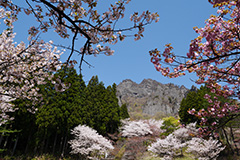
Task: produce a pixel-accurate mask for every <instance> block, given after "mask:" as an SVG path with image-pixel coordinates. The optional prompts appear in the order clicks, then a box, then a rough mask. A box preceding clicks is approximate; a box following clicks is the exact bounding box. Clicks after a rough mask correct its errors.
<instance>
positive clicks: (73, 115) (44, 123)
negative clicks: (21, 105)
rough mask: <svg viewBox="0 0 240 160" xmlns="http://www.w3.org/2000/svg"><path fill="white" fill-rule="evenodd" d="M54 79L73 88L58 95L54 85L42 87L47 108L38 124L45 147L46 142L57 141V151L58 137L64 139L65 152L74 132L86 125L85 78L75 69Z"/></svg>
mask: <svg viewBox="0 0 240 160" xmlns="http://www.w3.org/2000/svg"><path fill="white" fill-rule="evenodd" d="M54 76H55V78H59V79H61V81H62V82H64V83H65V84H67V85H69V88H68V89H66V90H65V91H64V92H56V91H55V88H54V85H53V84H51V83H47V84H46V85H44V86H42V90H43V92H44V99H45V104H44V105H43V106H42V107H41V108H40V109H39V111H38V112H37V119H36V123H37V124H38V126H39V128H40V130H41V132H39V134H40V135H41V137H43V140H42V141H43V144H42V145H41V146H44V145H45V144H44V141H45V140H46V141H47V142H48V139H54V142H51V143H52V145H53V146H54V147H55V146H56V141H57V139H58V138H57V137H59V136H60V137H62V138H61V140H60V147H61V148H62V151H64V150H65V146H66V142H67V139H68V137H69V135H70V129H72V128H74V127H75V126H77V125H79V124H84V119H83V118H82V117H84V114H85V109H84V101H85V100H84V99H85V95H84V89H85V87H86V86H85V83H84V81H83V80H82V76H81V75H78V74H77V72H76V70H75V69H74V68H69V67H62V69H60V70H58V71H57V72H56V74H55V75H54ZM60 137H59V138H60ZM47 142H46V143H47ZM54 147H53V148H54ZM53 150H55V149H53Z"/></svg>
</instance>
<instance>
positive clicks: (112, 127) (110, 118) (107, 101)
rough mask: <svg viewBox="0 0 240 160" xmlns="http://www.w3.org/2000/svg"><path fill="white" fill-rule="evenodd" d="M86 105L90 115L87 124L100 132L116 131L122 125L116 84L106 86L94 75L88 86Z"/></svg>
mask: <svg viewBox="0 0 240 160" xmlns="http://www.w3.org/2000/svg"><path fill="white" fill-rule="evenodd" d="M85 94H86V105H87V108H88V111H89V113H90V114H89V115H90V117H89V118H90V121H88V123H87V125H88V126H90V127H92V128H94V129H95V130H97V131H98V133H100V134H102V135H106V134H107V133H114V132H116V131H117V129H118V126H119V125H120V107H119V105H118V99H117V97H116V84H113V86H112V87H111V86H108V87H107V88H105V87H104V84H103V83H102V82H99V80H98V77H97V76H93V77H92V79H91V80H90V81H89V83H88V85H87V87H86V91H85Z"/></svg>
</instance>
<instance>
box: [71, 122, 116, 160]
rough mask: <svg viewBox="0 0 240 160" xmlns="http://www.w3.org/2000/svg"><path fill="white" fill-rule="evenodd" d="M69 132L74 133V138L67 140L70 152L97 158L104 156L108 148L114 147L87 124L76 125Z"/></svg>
mask: <svg viewBox="0 0 240 160" xmlns="http://www.w3.org/2000/svg"><path fill="white" fill-rule="evenodd" d="M71 134H72V135H74V139H73V140H70V141H69V144H70V145H71V146H70V147H71V149H72V151H71V153H72V154H80V155H82V156H84V157H86V158H89V159H98V158H101V157H104V156H105V158H106V156H107V154H108V152H109V150H111V149H114V147H113V146H112V144H111V142H110V141H108V140H107V139H106V138H104V137H103V136H101V135H99V134H98V133H97V131H96V130H94V129H92V128H90V127H88V126H85V125H78V126H77V127H75V128H74V129H73V130H72V131H71Z"/></svg>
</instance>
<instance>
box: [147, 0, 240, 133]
mask: <svg viewBox="0 0 240 160" xmlns="http://www.w3.org/2000/svg"><path fill="white" fill-rule="evenodd" d="M209 2H210V3H211V4H213V5H214V7H218V10H217V16H215V15H212V16H210V18H209V19H207V20H206V22H205V24H206V25H205V26H204V27H203V28H197V27H195V28H194V30H195V32H196V33H197V34H198V37H197V38H195V39H194V40H192V41H191V43H190V48H189V52H188V53H187V54H186V56H180V55H176V54H174V53H173V47H172V46H171V44H167V45H166V46H165V49H164V51H163V52H162V53H161V52H160V51H159V50H158V49H154V50H151V51H150V55H151V62H152V63H153V64H154V66H155V68H156V70H157V71H159V72H161V73H162V74H163V75H164V76H166V77H169V78H176V77H179V76H184V75H185V74H186V73H187V72H189V73H196V75H197V77H198V79H197V80H196V83H197V84H206V85H207V86H208V87H209V88H210V89H211V92H213V93H216V94H217V95H220V96H224V97H225V98H228V97H236V98H238V99H239V98H240V83H239V77H240V67H239V66H240V61H239V60H240V57H239V53H240V52H239V49H240V45H239V40H240V38H239V19H240V15H239V11H240V1H239V0H209ZM205 98H206V99H207V100H208V101H209V103H211V105H210V106H209V107H208V109H207V110H200V111H199V112H196V111H195V110H194V109H193V110H191V111H189V113H190V114H193V115H196V116H197V117H199V118H200V119H201V121H202V123H201V124H202V125H203V126H205V127H203V128H200V132H201V133H202V134H206V135H209V134H212V131H213V130H216V129H218V128H219V127H221V126H223V125H225V124H226V123H227V122H228V121H230V120H232V119H234V118H236V117H237V116H239V114H238V113H239V111H240V108H239V106H238V105H237V104H236V103H234V101H233V102H227V103H221V102H220V100H218V98H217V97H215V99H214V101H211V99H210V96H209V95H205ZM209 117H211V118H214V119H216V121H215V122H212V124H210V125H205V124H207V123H208V118H209ZM225 117H228V118H227V119H226V120H225V121H223V119H224V118H225ZM220 122H221V124H220ZM206 126H208V127H206Z"/></svg>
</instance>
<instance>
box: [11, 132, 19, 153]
mask: <svg viewBox="0 0 240 160" xmlns="http://www.w3.org/2000/svg"><path fill="white" fill-rule="evenodd" d="M18 138H19V134H18V135H17V139H16V141H15V143H14V147H13V151H12V156H13V155H14V153H15V150H16V147H17V143H18Z"/></svg>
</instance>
